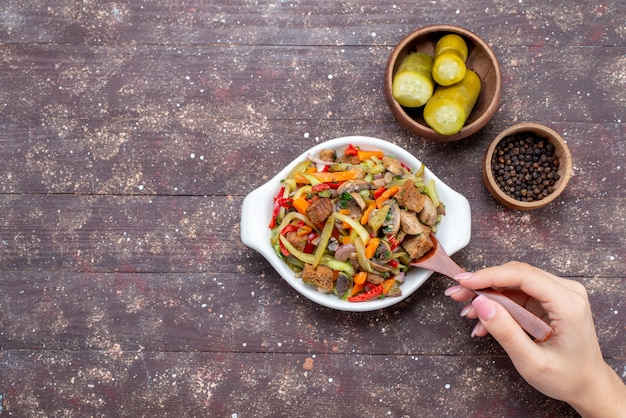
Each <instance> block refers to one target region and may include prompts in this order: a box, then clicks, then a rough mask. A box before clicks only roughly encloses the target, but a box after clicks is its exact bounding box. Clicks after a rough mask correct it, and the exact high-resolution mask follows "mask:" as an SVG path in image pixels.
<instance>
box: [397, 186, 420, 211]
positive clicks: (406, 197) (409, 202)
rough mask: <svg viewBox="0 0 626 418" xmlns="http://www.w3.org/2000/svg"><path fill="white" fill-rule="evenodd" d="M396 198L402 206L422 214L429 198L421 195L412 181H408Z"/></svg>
mask: <svg viewBox="0 0 626 418" xmlns="http://www.w3.org/2000/svg"><path fill="white" fill-rule="evenodd" d="M394 197H395V198H396V200H397V201H398V204H399V205H400V206H402V207H404V208H407V209H408V210H410V211H413V212H420V211H421V210H422V208H423V207H424V200H426V197H427V196H426V195H424V194H422V193H420V191H419V190H418V189H417V187H415V184H413V182H412V181H411V180H407V181H405V182H404V184H403V185H402V187H400V190H398V193H396V195H395V196H394Z"/></svg>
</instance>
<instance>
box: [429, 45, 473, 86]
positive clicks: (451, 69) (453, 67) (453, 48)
mask: <svg viewBox="0 0 626 418" xmlns="http://www.w3.org/2000/svg"><path fill="white" fill-rule="evenodd" d="M466 60H467V44H466V43H465V40H463V38H462V37H461V36H459V35H457V34H456V33H449V34H447V35H444V36H443V37H441V39H439V41H437V44H436V45H435V60H434V62H433V79H434V80H435V81H436V82H437V84H439V85H441V86H450V85H452V84H454V83H458V82H459V81H461V80H463V77H465V72H466V70H467V68H466V66H465V61H466Z"/></svg>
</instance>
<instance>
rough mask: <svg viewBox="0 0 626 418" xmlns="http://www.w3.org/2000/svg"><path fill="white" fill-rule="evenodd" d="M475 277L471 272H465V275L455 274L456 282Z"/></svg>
mask: <svg viewBox="0 0 626 418" xmlns="http://www.w3.org/2000/svg"><path fill="white" fill-rule="evenodd" d="M473 275H474V273H472V272H471V271H464V272H463V273H459V274H455V275H454V280H467V279H469V278H470V277H472V276H473Z"/></svg>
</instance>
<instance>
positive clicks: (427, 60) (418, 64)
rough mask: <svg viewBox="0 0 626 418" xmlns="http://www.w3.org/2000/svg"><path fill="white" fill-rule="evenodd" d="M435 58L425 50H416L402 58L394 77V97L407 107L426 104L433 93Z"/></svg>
mask: <svg viewBox="0 0 626 418" xmlns="http://www.w3.org/2000/svg"><path fill="white" fill-rule="evenodd" d="M432 69H433V58H432V57H431V56H430V55H428V54H425V53H423V52H414V53H412V54H409V55H407V56H406V58H404V60H402V62H401V63H400V66H399V67H398V71H397V72H396V75H395V76H394V77H393V85H392V94H393V97H394V98H395V99H396V100H397V101H398V103H400V105H401V106H405V107H420V106H424V104H426V102H427V101H428V99H430V97H431V96H432V94H433V90H434V88H435V83H434V81H433V77H432Z"/></svg>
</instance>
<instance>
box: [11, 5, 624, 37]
mask: <svg viewBox="0 0 626 418" xmlns="http://www.w3.org/2000/svg"><path fill="white" fill-rule="evenodd" d="M6 3H7V4H5V16H6V17H5V19H4V22H5V24H4V25H3V27H2V30H0V38H1V39H6V38H9V39H11V40H12V41H13V42H27V43H58V44H66V43H70V44H76V43H79V44H82V43H84V44H118V45H119V44H133V43H147V44H153V43H157V44H162V45H179V44H227V45H241V44H256V45H267V44H277V45H284V44H288V45H372V44H374V45H394V44H395V43H396V42H398V40H399V39H400V38H401V37H402V36H404V34H405V33H407V32H409V31H411V30H413V29H415V28H417V27H421V26H426V25H432V24H440V23H446V24H456V25H462V26H464V27H467V28H469V29H471V30H473V31H475V32H476V33H478V34H479V35H481V36H486V35H489V38H488V40H490V41H491V42H493V43H494V44H497V45H533V46H535V45H540V46H541V45H554V44H557V45H558V44H568V45H612V44H619V43H620V42H623V33H622V32H621V31H620V28H621V25H622V24H623V18H624V9H623V3H621V2H608V3H596V2H591V1H580V2H576V4H571V2H568V1H567V0H559V1H551V2H550V3H549V4H545V3H543V2H524V3H511V4H508V3H504V4H503V3H501V2H491V1H481V2H469V1H463V2H457V3H455V4H453V5H450V4H447V3H440V2H406V1H403V2H393V3H389V2H386V1H382V0H378V1H368V2H361V3H358V4H357V3H351V2H347V3H343V2H341V3H338V2H335V1H332V0H325V1H317V2H314V3H313V2H306V1H281V2H274V1H268V0H264V1H255V2H249V1H245V0H236V1H229V2H214V1H212V2H199V1H195V0H175V1H167V2H151V1H147V0H143V1H134V2H129V3H128V4H127V3H125V2H121V3H99V2H96V3H87V4H83V3H76V2H72V1H61V2H57V3H55V4H54V5H48V4H46V3H43V4H40V2H28V3H26V4H24V2H20V1H19V0H7V2H6Z"/></svg>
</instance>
